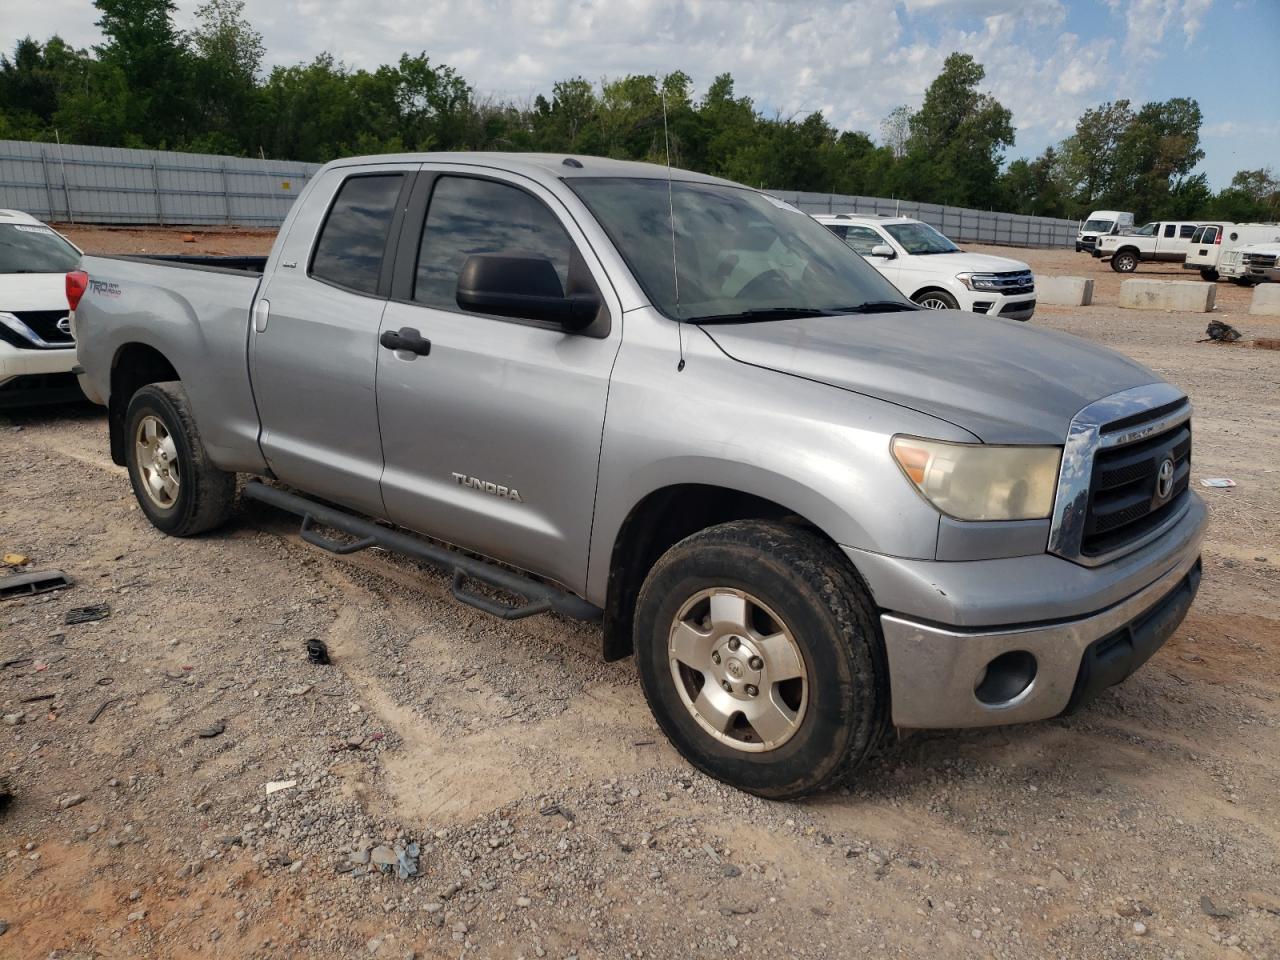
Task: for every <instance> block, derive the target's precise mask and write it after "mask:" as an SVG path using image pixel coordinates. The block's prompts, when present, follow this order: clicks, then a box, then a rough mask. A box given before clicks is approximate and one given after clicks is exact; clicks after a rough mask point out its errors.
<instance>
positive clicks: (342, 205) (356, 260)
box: [311, 173, 404, 293]
mask: <svg viewBox="0 0 1280 960" xmlns="http://www.w3.org/2000/svg"><path fill="white" fill-rule="evenodd" d="M403 183H404V175H403V174H399V173H393V174H385V175H376V176H362V177H352V178H351V179H349V180H347V182H346V183H344V184H343V185H342V186H341V188H339V190H338V196H337V197H336V198H335V199H334V201H333V206H332V207H331V208H330V210H329V216H328V217H327V218H325V222H324V226H323V227H321V228H320V239H319V240H317V241H316V250H315V255H314V256H313V257H312V258H311V275H312V276H313V277H315V278H316V279H317V280H324V281H327V282H329V283H334V284H337V285H338V286H340V287H346V288H348V289H350V290H355V291H357V292H359V293H377V291H378V275H379V274H380V273H381V272H382V257H383V254H384V253H385V252H386V249H387V231H388V230H389V229H390V227H391V220H392V218H393V217H394V216H395V212H396V199H397V198H398V197H399V196H400V187H401V185H402V184H403Z"/></svg>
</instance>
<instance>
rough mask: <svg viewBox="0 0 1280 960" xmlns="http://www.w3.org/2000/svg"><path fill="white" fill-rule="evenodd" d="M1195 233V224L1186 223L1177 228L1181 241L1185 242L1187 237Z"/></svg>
mask: <svg viewBox="0 0 1280 960" xmlns="http://www.w3.org/2000/svg"><path fill="white" fill-rule="evenodd" d="M1195 232H1196V227H1195V224H1193V223H1186V224H1183V225H1182V226H1180V227H1179V228H1178V236H1179V237H1181V238H1182V239H1183V240H1185V239H1186V238H1187V237H1189V236H1191V235H1192V234H1193V233H1195Z"/></svg>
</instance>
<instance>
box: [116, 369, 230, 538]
mask: <svg viewBox="0 0 1280 960" xmlns="http://www.w3.org/2000/svg"><path fill="white" fill-rule="evenodd" d="M125 430H126V433H125V459H126V464H127V466H128V468H129V481H130V483H132V484H133V494H134V496H135V497H137V498H138V505H139V506H140V507H141V508H142V512H143V513H145V514H146V515H147V519H148V520H150V521H151V523H152V524H153V525H154V526H155V527H157V528H158V529H160V530H163V531H164V532H165V533H167V534H169V535H170V536H174V537H189V536H192V535H193V534H197V533H204V532H205V531H206V530H212V529H213V528H214V527H217V526H220V525H221V524H222V523H223V522H225V521H226V519H227V517H228V516H229V515H230V513H231V506H232V501H233V500H234V499H235V492H236V476H235V474H234V473H227V472H225V471H223V470H219V469H218V468H217V467H216V466H214V465H213V464H212V463H210V462H209V457H208V454H206V453H205V449H204V444H203V443H202V442H201V440H200V432H199V430H197V429H196V421H195V418H194V417H193V416H192V415H191V405H190V403H189V401H188V400H187V392H186V390H184V389H183V387H182V384H181V383H180V382H179V381H176V380H174V381H170V382H166V383H152V384H148V385H147V386H145V387H143V388H142V389H140V390H139V391H138V392H137V393H135V394H134V395H133V397H132V399H130V401H129V408H128V410H127V411H126V413H125Z"/></svg>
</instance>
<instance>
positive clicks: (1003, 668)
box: [973, 650, 1036, 707]
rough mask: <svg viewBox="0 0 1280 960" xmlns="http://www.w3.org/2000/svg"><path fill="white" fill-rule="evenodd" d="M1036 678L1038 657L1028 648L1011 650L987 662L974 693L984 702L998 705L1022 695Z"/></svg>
mask: <svg viewBox="0 0 1280 960" xmlns="http://www.w3.org/2000/svg"><path fill="white" fill-rule="evenodd" d="M1035 678H1036V658H1035V657H1033V656H1032V655H1031V654H1030V653H1028V652H1027V651H1026V650H1010V651H1009V652H1008V653H1002V654H1000V656H998V657H996V658H995V659H994V660H992V661H991V662H990V663H988V664H987V668H986V669H985V670H984V671H983V673H982V676H981V677H979V678H978V683H977V686H975V687H974V688H973V693H974V696H976V697H977V698H978V699H979V700H981V701H982V702H983V703H985V704H987V705H989V706H993V707H996V706H1000V705H1001V704H1004V703H1008V702H1009V701H1010V700H1013V699H1015V698H1016V697H1019V696H1021V695H1022V694H1023V693H1025V692H1026V689H1027V688H1028V687H1029V686H1031V681H1033V680H1034V679H1035Z"/></svg>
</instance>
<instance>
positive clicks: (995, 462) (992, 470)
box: [893, 437, 1062, 520]
mask: <svg viewBox="0 0 1280 960" xmlns="http://www.w3.org/2000/svg"><path fill="white" fill-rule="evenodd" d="M893 457H894V459H895V460H897V461H898V466H900V467H902V472H903V473H905V474H906V475H907V478H908V479H909V480H910V481H911V482H912V483H914V484H915V485H916V488H917V489H918V490H919V491H920V493H921V494H923V495H924V498H925V499H926V500H928V501H929V502H930V503H932V504H933V505H934V506H935V507H937V508H938V509H939V510H941V511H942V512H943V513H945V514H947V515H948V516H950V517H954V518H955V519H957V520H1040V519H1043V518H1044V517H1047V516H1049V514H1050V513H1052V512H1053V497H1054V493H1055V492H1056V490H1057V486H1058V465H1059V463H1060V461H1061V459H1062V448H1061V447H994V446H986V445H985V444H980V443H944V442H942V441H941V440H920V439H917V438H916V437H894V438H893Z"/></svg>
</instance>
